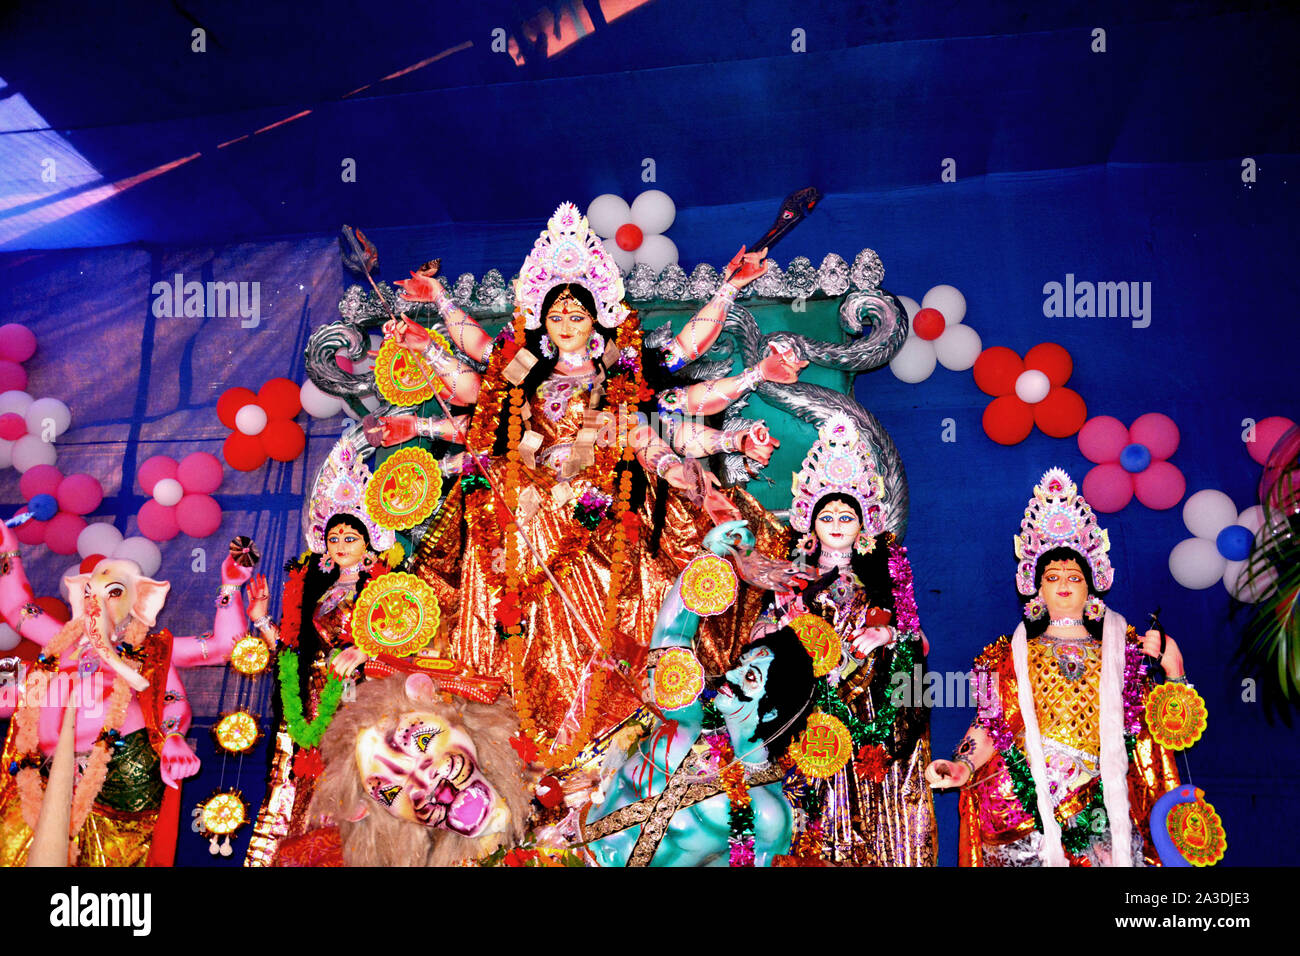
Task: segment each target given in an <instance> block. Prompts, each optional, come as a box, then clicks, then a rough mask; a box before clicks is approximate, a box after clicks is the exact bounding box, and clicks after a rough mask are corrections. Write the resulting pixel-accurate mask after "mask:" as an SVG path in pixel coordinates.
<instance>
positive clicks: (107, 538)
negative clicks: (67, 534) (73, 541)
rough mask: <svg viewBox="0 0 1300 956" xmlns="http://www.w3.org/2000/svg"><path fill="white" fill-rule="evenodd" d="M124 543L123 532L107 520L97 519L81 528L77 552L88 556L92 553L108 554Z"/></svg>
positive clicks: (85, 556) (84, 556)
mask: <svg viewBox="0 0 1300 956" xmlns="http://www.w3.org/2000/svg"><path fill="white" fill-rule="evenodd" d="M121 543H122V532H120V531H118V530H117V528H115V527H113V526H112V525H111V524H109V523H108V522H107V521H96V522H94V523H93V524H88V525H86V526H85V527H84V528H82V529H81V534H79V535H77V554H79V555H81V556H82V557H83V558H88V557H90V556H91V555H92V554H102V555H104V556H108V555H110V554H112V553H113V552H114V551H116V550H117V546H118V545H120V544H121Z"/></svg>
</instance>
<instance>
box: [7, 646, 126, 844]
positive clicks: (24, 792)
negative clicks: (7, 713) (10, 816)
mask: <svg viewBox="0 0 1300 956" xmlns="http://www.w3.org/2000/svg"><path fill="white" fill-rule="evenodd" d="M74 623H75V622H74ZM78 631H79V629H78V628H76V627H74V626H73V625H72V624H69V625H66V626H65V627H64V629H63V631H61V632H60V633H59V634H57V635H55V637H54V639H53V640H51V641H50V642H49V643H48V644H46V645H45V650H44V651H43V652H42V653H41V655H40V656H39V657H38V658H37V659H36V665H35V666H34V667H33V668H32V671H31V673H29V674H28V675H27V681H26V686H25V687H24V696H23V704H22V706H21V707H20V708H19V710H18V712H17V714H16V715H15V716H14V720H15V722H16V724H17V733H16V734H15V736H14V748H15V750H16V751H17V752H18V753H21V754H23V755H24V757H23V759H22V761H21V762H20V763H19V769H18V771H17V779H16V781H15V783H16V786H17V789H18V800H19V805H20V807H21V809H22V816H23V822H24V823H26V824H27V827H28V829H30V830H32V831H35V830H36V824H37V821H38V820H39V819H40V816H41V806H42V804H43V803H44V802H45V787H44V784H43V783H42V781H41V775H40V771H39V767H40V765H41V764H42V763H43V761H42V760H41V759H40V754H41V750H40V711H41V705H40V701H43V700H45V699H46V695H47V694H48V692H49V686H50V675H51V674H53V673H57V672H58V669H59V656H60V655H61V654H62V653H63V652H64V651H65V650H67V649H68V648H69V647H70V646H71V645H72V644H73V643H74V642H75V641H76V640H77V639H79V638H80V637H81V633H79V632H78ZM132 631H134V634H133V633H132ZM143 636H144V625H143V624H138V622H135V621H132V628H131V630H130V631H128V633H127V639H126V643H127V646H129V647H131V648H132V649H134V647H135V644H136V642H138V640H139V639H140V638H141V637H143ZM127 666H128V667H131V666H134V665H132V664H131V663H130V662H129V661H128V663H127ZM135 669H136V670H139V667H138V666H136V667H135ZM130 702H131V685H129V684H128V683H127V682H126V681H125V680H123V679H122V678H120V677H119V678H117V679H116V680H114V681H113V691H112V693H111V694H110V695H109V698H108V709H107V712H106V713H105V714H104V722H103V725H102V726H103V730H102V731H101V732H100V734H99V736H98V737H97V738H96V739H95V743H94V744H93V745H92V747H91V751H90V758H89V760H88V761H87V763H86V767H85V770H83V771H82V774H81V780H80V781H78V783H77V785H76V787H75V789H74V791H73V796H72V813H71V821H70V824H69V827H68V835H69V837H72V836H73V835H75V834H76V833H77V832H78V831H79V830H80V829H81V827H82V824H84V823H85V822H86V817H88V816H89V815H90V810H91V807H92V806H93V805H94V802H95V798H96V797H98V796H99V792H100V790H102V789H103V787H104V781H105V780H106V779H107V778H108V764H109V761H110V759H111V753H110V751H111V749H112V746H113V744H114V743H116V742H117V741H118V740H119V739H121V736H122V735H121V732H120V731H119V730H118V728H119V727H120V726H121V724H122V721H123V720H124V719H125V718H126V710H127V707H128V705H129V704H130Z"/></svg>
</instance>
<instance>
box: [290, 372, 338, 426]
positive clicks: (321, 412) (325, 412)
mask: <svg viewBox="0 0 1300 956" xmlns="http://www.w3.org/2000/svg"><path fill="white" fill-rule="evenodd" d="M298 398H299V400H300V401H301V402H302V407H303V408H304V409H306V410H307V414H308V415H310V416H311V417H312V418H333V417H334V416H335V415H337V414H338V413H339V412H341V411H343V399H341V398H336V397H335V396H333V395H330V394H329V393H327V392H324V391H322V390H321V388H320V386H319V385H317V384H316V383H315V382H313V381H312V380H311V379H307V381H305V382H303V383H302V388H300V389H299V390H298Z"/></svg>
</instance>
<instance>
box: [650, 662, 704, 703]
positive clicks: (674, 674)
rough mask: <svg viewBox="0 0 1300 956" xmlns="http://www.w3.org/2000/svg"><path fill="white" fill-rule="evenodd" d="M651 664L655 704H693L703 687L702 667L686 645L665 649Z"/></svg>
mask: <svg viewBox="0 0 1300 956" xmlns="http://www.w3.org/2000/svg"><path fill="white" fill-rule="evenodd" d="M654 666H655V675H654V681H655V703H656V704H657V705H658V706H659V707H660V708H661V709H663V710H676V709H677V708H679V707H685V706H687V705H688V704H693V703H694V702H695V701H696V699H698V698H699V696H700V692H701V691H703V690H704V668H703V667H701V666H700V662H699V660H698V659H697V658H696V656H695V655H694V654H693V653H692V652H691V651H690V649H689V648H685V647H674V648H672V649H670V650H667V651H664V652H663V653H662V654H660V655H659V659H658V660H657V661H655V665H654Z"/></svg>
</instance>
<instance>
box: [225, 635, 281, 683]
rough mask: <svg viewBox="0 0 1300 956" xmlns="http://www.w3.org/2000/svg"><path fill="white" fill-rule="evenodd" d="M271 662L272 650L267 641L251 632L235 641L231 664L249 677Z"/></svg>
mask: <svg viewBox="0 0 1300 956" xmlns="http://www.w3.org/2000/svg"><path fill="white" fill-rule="evenodd" d="M270 662H271V651H270V649H269V648H268V647H267V646H266V641H264V640H262V639H261V638H260V637H255V636H254V635H252V634H250V635H248V636H247V637H241V638H240V639H239V640H238V641H236V642H235V646H234V648H233V649H232V650H231V652H230V666H231V667H233V668H234V669H235V670H237V671H239V673H241V674H244V675H245V676H247V677H252V676H254V675H255V674H260V673H262V671H264V670H266V665H267V664H269V663H270Z"/></svg>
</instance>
